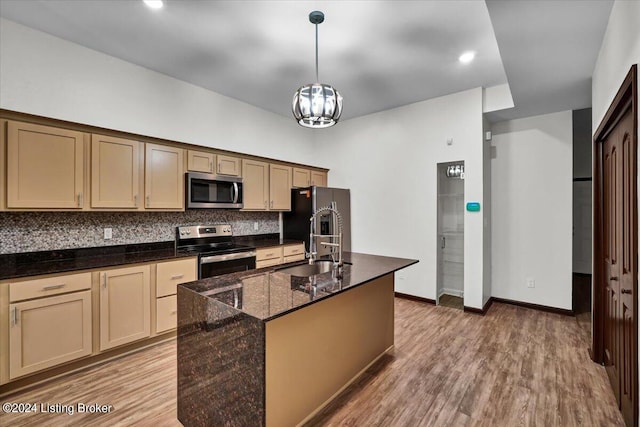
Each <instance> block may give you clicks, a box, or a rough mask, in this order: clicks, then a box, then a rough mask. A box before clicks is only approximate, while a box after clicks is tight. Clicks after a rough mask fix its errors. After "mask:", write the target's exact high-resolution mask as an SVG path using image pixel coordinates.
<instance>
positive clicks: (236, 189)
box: [231, 182, 238, 203]
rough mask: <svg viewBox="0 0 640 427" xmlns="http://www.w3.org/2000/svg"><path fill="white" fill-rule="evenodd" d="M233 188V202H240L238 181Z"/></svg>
mask: <svg viewBox="0 0 640 427" xmlns="http://www.w3.org/2000/svg"><path fill="white" fill-rule="evenodd" d="M231 188H232V190H231V194H233V203H238V183H237V182H234V183H233V187H231Z"/></svg>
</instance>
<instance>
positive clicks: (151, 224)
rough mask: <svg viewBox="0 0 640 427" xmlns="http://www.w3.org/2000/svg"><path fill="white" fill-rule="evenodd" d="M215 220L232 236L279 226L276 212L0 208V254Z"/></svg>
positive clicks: (115, 241)
mask: <svg viewBox="0 0 640 427" xmlns="http://www.w3.org/2000/svg"><path fill="white" fill-rule="evenodd" d="M220 223H229V224H231V226H232V227H233V234H234V235H237V236H241V235H251V234H268V233H279V232H280V227H279V218H278V213H277V212H239V211H225V210H187V211H185V212H0V254H11V253H19V252H33V251H47V250H54V249H72V248H84V247H93V246H111V245H124V244H132V243H149V242H162V241H169V240H174V239H175V227H176V226H178V225H196V224H220ZM255 223H258V229H257V230H256V229H255V228H254V225H255ZM105 228H111V229H112V230H113V237H112V239H109V240H105V239H104V229H105Z"/></svg>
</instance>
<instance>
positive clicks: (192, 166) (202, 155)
mask: <svg viewBox="0 0 640 427" xmlns="http://www.w3.org/2000/svg"><path fill="white" fill-rule="evenodd" d="M215 163H216V155H215V154H213V153H207V152H204V151H194V150H188V151H187V169H188V170H190V171H193V172H204V173H213V165H214V164H215Z"/></svg>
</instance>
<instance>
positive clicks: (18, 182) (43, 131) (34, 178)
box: [7, 121, 84, 209]
mask: <svg viewBox="0 0 640 427" xmlns="http://www.w3.org/2000/svg"><path fill="white" fill-rule="evenodd" d="M83 193H84V134H83V133H81V132H75V131H71V130H66V129H58V128H54V127H50V126H41V125H34V124H29V123H21V122H13V121H10V122H8V129H7V207H9V208H62V209H81V208H82V207H83V205H84V200H83V197H84V194H83Z"/></svg>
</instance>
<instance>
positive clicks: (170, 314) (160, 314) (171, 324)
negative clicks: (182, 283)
mask: <svg viewBox="0 0 640 427" xmlns="http://www.w3.org/2000/svg"><path fill="white" fill-rule="evenodd" d="M177 324H178V299H177V296H176V295H171V296H169V297H164V298H158V299H157V300H156V332H157V333H160V332H164V331H168V330H170V329H174V328H175V327H176V326H177Z"/></svg>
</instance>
